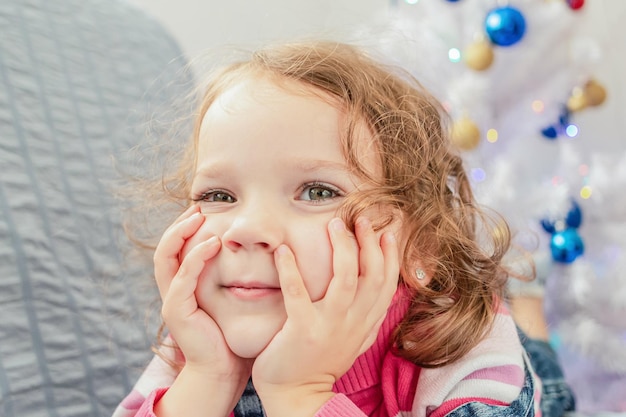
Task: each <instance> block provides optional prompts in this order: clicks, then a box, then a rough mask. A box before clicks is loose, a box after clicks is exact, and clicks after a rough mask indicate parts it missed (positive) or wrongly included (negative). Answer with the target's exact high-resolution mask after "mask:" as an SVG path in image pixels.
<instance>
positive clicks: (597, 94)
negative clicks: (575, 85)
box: [583, 79, 606, 106]
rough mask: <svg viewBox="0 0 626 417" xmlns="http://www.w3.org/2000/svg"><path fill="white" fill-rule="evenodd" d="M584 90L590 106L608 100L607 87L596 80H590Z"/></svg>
mask: <svg viewBox="0 0 626 417" xmlns="http://www.w3.org/2000/svg"><path fill="white" fill-rule="evenodd" d="M583 92H584V94H585V99H586V100H587V104H588V105H589V106H599V105H600V104H602V103H604V100H606V88H604V86H603V85H602V84H600V83H599V82H597V81H596V80H593V79H592V80H589V81H588V82H587V84H585V87H584V88H583Z"/></svg>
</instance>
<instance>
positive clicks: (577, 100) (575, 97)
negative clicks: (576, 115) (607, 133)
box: [567, 87, 589, 112]
mask: <svg viewBox="0 0 626 417" xmlns="http://www.w3.org/2000/svg"><path fill="white" fill-rule="evenodd" d="M588 104H589V103H587V97H586V96H585V93H584V92H583V90H582V89H581V88H578V87H577V88H575V89H574V91H573V92H572V95H571V96H570V97H569V99H567V109H568V110H569V111H571V112H577V111H581V110H583V109H585V108H586V107H587V105H588Z"/></svg>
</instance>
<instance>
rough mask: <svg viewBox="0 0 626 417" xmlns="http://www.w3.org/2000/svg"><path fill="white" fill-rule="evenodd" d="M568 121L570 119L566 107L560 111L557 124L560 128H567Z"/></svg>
mask: <svg viewBox="0 0 626 417" xmlns="http://www.w3.org/2000/svg"><path fill="white" fill-rule="evenodd" d="M569 119H570V112H569V110H567V107H565V108H564V109H563V110H562V111H561V114H560V115H559V124H560V125H561V126H562V127H567V126H568V125H569Z"/></svg>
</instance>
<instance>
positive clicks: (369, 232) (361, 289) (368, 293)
mask: <svg viewBox="0 0 626 417" xmlns="http://www.w3.org/2000/svg"><path fill="white" fill-rule="evenodd" d="M355 234H356V238H357V242H358V244H359V248H360V250H359V269H360V278H359V286H358V290H357V295H356V300H357V301H356V304H355V305H354V308H356V309H359V313H360V314H367V311H369V310H370V308H371V307H372V305H373V304H374V302H375V301H376V299H377V298H378V297H379V296H380V289H381V286H382V285H383V283H384V280H385V273H384V272H385V259H384V255H383V251H382V248H381V239H380V238H379V237H378V235H377V234H376V232H374V229H373V228H372V225H371V222H370V221H369V219H367V218H366V217H359V218H358V219H357V220H356V222H355Z"/></svg>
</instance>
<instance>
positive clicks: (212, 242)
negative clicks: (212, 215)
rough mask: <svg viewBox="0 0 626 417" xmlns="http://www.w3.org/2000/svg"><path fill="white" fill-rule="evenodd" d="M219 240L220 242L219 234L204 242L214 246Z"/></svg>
mask: <svg viewBox="0 0 626 417" xmlns="http://www.w3.org/2000/svg"><path fill="white" fill-rule="evenodd" d="M217 242H219V239H218V238H217V236H211V237H210V238H209V239H208V240H207V241H206V242H204V244H205V245H207V246H213V245H216V244H217Z"/></svg>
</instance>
